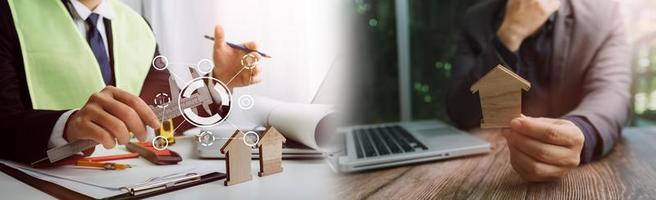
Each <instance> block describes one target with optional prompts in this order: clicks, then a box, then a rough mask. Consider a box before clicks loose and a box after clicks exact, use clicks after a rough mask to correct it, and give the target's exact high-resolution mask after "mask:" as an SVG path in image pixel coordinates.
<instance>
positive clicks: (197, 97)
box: [178, 76, 232, 128]
mask: <svg viewBox="0 0 656 200" xmlns="http://www.w3.org/2000/svg"><path fill="white" fill-rule="evenodd" d="M213 96H214V98H213ZM217 100H218V102H217ZM210 104H214V105H218V112H216V113H208V115H210V116H201V115H199V114H198V113H195V112H194V110H195V109H194V108H196V107H197V106H200V105H203V107H207V108H209V105H210ZM231 107H232V94H231V93H230V90H229V89H228V87H227V86H226V85H225V84H224V83H223V82H221V81H219V80H218V79H216V78H213V77H208V76H201V77H198V78H195V79H192V80H191V81H189V82H188V83H187V84H186V85H185V86H184V87H183V88H182V90H180V94H179V97H178V109H179V110H180V113H181V114H182V116H183V118H184V119H185V121H187V122H189V123H190V124H192V125H194V126H197V127H206V128H207V127H212V126H216V125H219V124H220V123H221V122H223V121H225V119H226V118H227V117H228V115H230V108H231Z"/></svg>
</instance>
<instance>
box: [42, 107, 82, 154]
mask: <svg viewBox="0 0 656 200" xmlns="http://www.w3.org/2000/svg"><path fill="white" fill-rule="evenodd" d="M77 110H78V109H73V110H69V111H66V112H64V114H62V115H61V116H59V119H57V121H56V122H55V126H53V127H52V133H50V139H49V140H48V149H52V148H55V147H59V146H64V145H66V144H68V141H66V139H64V129H65V128H66V122H68V118H69V117H70V116H71V114H73V113H74V112H75V111H77Z"/></svg>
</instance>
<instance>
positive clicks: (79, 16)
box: [69, 0, 114, 58]
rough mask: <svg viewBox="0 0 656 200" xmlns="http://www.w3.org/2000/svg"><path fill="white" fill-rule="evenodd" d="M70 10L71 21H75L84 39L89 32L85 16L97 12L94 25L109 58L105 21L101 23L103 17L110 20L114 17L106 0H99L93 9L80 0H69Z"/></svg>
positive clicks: (87, 16)
mask: <svg viewBox="0 0 656 200" xmlns="http://www.w3.org/2000/svg"><path fill="white" fill-rule="evenodd" d="M69 7H70V8H69V9H70V10H71V14H72V15H73V21H74V22H75V25H76V26H77V29H78V31H80V33H81V34H82V38H84V39H85V40H86V38H87V33H88V32H89V28H90V27H89V25H87V22H86V20H87V18H89V15H91V13H96V14H98V21H97V24H96V27H97V28H98V32H100V36H102V39H103V43H104V44H105V52H106V53H107V57H108V58H109V56H110V55H109V45H108V43H107V31H106V29H105V23H103V21H104V20H103V19H108V20H112V18H113V17H114V11H113V10H112V7H111V6H110V5H109V3H108V2H107V0H101V1H100V4H98V6H97V7H96V9H95V10H93V11H91V10H90V9H89V8H88V7H87V6H85V5H84V4H82V2H80V0H71V6H69Z"/></svg>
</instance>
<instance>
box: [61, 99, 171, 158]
mask: <svg viewBox="0 0 656 200" xmlns="http://www.w3.org/2000/svg"><path fill="white" fill-rule="evenodd" d="M146 125H148V126H150V127H151V128H154V129H156V128H158V127H159V120H158V119H157V116H156V115H155V113H153V111H152V110H151V109H150V108H149V107H148V105H146V102H144V101H143V100H142V99H141V98H139V97H138V96H135V95H132V94H130V93H128V92H126V91H123V90H121V89H118V88H116V87H113V86H107V87H105V88H104V89H103V90H102V91H100V92H98V93H96V94H93V95H91V97H89V100H88V101H87V103H86V104H85V105H84V106H83V107H82V108H81V109H80V110H79V111H77V112H75V113H74V114H73V115H71V117H70V118H69V119H68V122H66V127H65V131H64V138H65V139H66V140H67V141H68V142H74V141H77V140H82V139H88V140H93V141H95V142H97V143H100V144H102V145H103V147H105V148H106V149H110V148H113V147H114V146H115V145H116V143H117V142H118V144H127V143H128V142H129V140H130V133H132V134H134V135H135V136H136V137H137V139H139V140H140V141H145V140H146V127H145V126H146Z"/></svg>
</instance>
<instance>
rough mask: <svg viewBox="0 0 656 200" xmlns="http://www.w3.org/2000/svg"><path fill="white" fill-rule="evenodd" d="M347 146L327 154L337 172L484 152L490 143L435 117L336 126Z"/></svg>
mask: <svg viewBox="0 0 656 200" xmlns="http://www.w3.org/2000/svg"><path fill="white" fill-rule="evenodd" d="M339 132H341V133H342V134H344V140H345V143H346V144H345V147H346V149H345V150H344V151H343V152H342V153H338V154H329V155H328V157H329V164H331V166H332V167H333V169H334V170H336V171H338V172H356V171H362V170H370V169H377V168H383V167H392V166H399V165H405V164H410V163H418V162H425V161H432V160H440V159H447V158H455V157H462V156H468V155H475V154H483V153H487V152H489V151H490V144H489V143H487V142H485V141H483V140H481V139H479V138H477V137H474V136H472V135H469V134H468V133H466V132H463V131H460V130H458V129H456V128H454V127H452V126H449V125H447V124H446V123H443V122H441V121H438V120H426V121H414V122H399V123H382V124H372V125H362V126H351V127H345V128H341V129H340V130H339Z"/></svg>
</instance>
